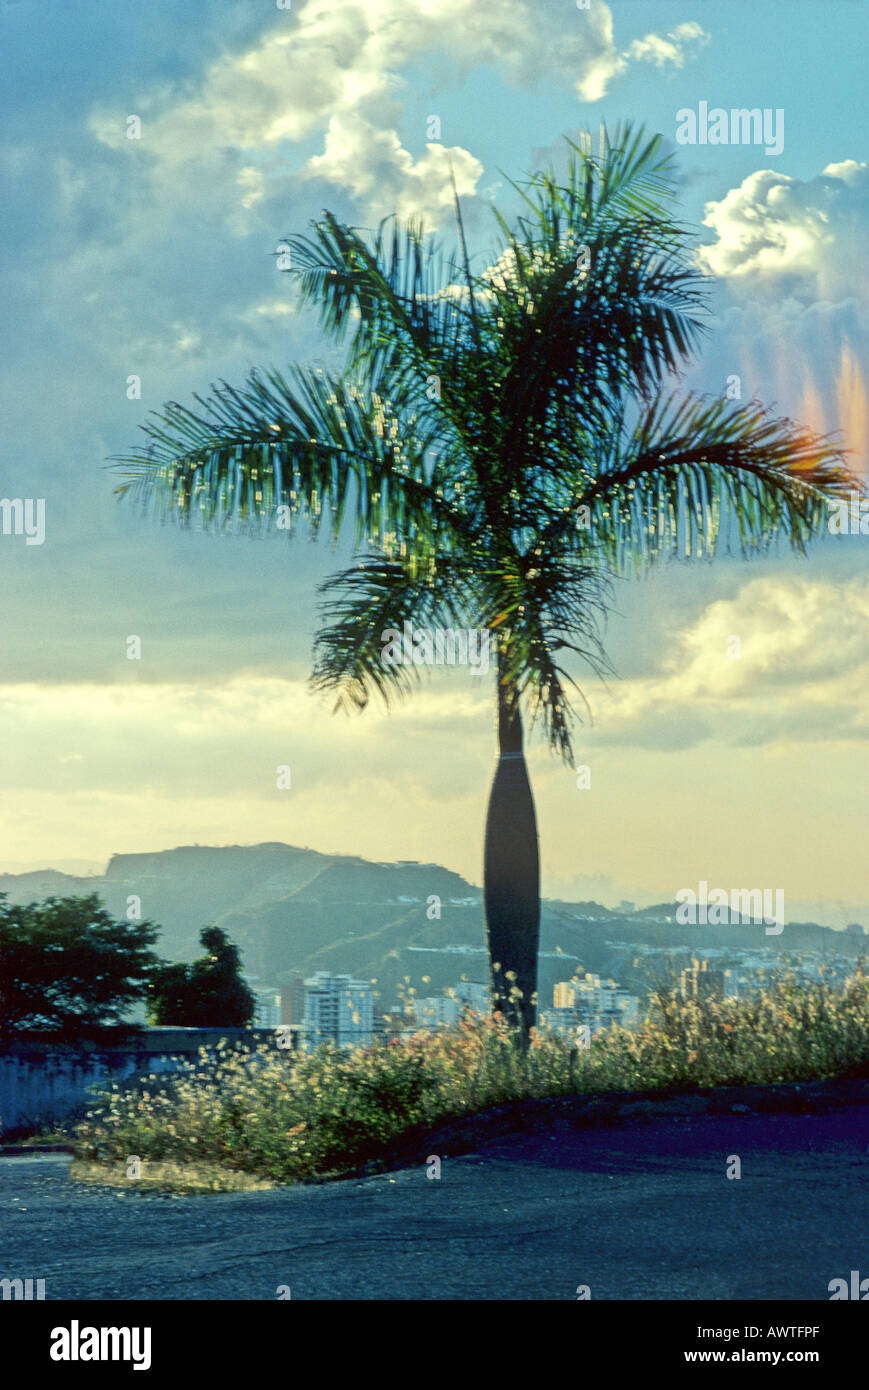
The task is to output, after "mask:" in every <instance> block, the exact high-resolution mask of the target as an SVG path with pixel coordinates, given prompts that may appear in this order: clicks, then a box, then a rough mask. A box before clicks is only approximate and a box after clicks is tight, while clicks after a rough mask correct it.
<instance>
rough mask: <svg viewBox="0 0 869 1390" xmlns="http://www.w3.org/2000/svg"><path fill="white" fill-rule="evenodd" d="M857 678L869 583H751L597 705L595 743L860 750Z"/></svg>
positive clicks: (865, 657)
mask: <svg viewBox="0 0 869 1390" xmlns="http://www.w3.org/2000/svg"><path fill="white" fill-rule="evenodd" d="M733 639H738V646H737V645H736V644H735V643H734V641H733ZM731 653H732V654H731ZM867 679H869V582H867V581H866V580H853V581H851V582H849V583H845V584H833V583H830V582H826V581H823V582H822V581H816V582H813V583H810V584H805V583H800V582H799V581H795V580H790V579H785V578H782V577H781V576H775V577H770V578H763V579H760V578H759V579H753V580H751V581H749V582H748V583H747V584H745V585H744V586H743V587H742V588H741V589H740V590H739V592H738V594H737V595H736V596H735V597H734V598H731V599H723V600H718V601H716V602H714V603H711V604H709V605H708V606H707V607H706V608H705V609H704V610H703V612H702V613H701V614H700V615H699V617H698V618H697V619H696V620H695V621H694V622H693V623H691V624H690V625H689V626H688V627H687V628H685V629H684V630H683V631H681V632H680V633H677V634H675V635H674V638H673V640H672V646H671V648H670V650H669V651H668V652H667V653H666V654H664V656H663V659H662V661H661V665H660V670H659V671H658V672H657V673H656V674H654V675H651V676H648V677H642V678H638V679H635V680H626V681H622V682H620V683H619V684H617V685H615V686H614V687H613V688H612V691H611V694H610V695H609V696H608V697H607V698H606V699H605V700H596V701H595V723H596V726H597V735H596V736H597V737H598V738H599V739H600V741H601V743H602V744H604V745H606V744H608V743H625V744H629V745H635V746H642V747H651V748H654V747H668V746H669V747H689V746H691V745H693V744H695V743H697V742H700V741H704V740H707V739H716V740H721V741H723V742H725V743H731V744H740V743H748V744H754V743H769V744H776V743H780V742H781V743H785V744H788V743H793V742H801V741H805V742H811V741H813V740H830V739H843V740H860V741H862V740H865V739H867V738H869V716H867V713H866V709H865V695H864V693H863V692H865V688H866V682H867Z"/></svg>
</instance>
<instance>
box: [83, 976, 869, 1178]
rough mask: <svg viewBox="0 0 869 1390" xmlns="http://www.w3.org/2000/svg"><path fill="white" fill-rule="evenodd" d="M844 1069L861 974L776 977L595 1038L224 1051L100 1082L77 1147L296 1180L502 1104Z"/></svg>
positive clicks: (854, 1030) (476, 1032)
mask: <svg viewBox="0 0 869 1390" xmlns="http://www.w3.org/2000/svg"><path fill="white" fill-rule="evenodd" d="M844 1076H869V981H867V978H866V977H865V976H864V974H863V972H862V969H860V968H858V971H857V973H856V975H855V976H854V977H853V978H852V979H850V980H848V981H847V982H846V983H845V985H844V987H843V988H839V989H833V988H831V987H829V986H827V985H824V984H820V985H812V986H805V985H798V984H796V983H794V982H793V981H791V980H784V981H782V982H780V983H778V984H775V985H773V986H772V987H769V988H767V989H765V990H764V991H763V992H762V993H759V994H757V995H756V996H755V997H753V998H751V999H745V1000H734V999H728V1000H725V1001H715V1000H711V999H699V1000H696V1001H694V1000H692V1001H685V1000H683V999H681V998H680V997H679V996H678V995H677V994H676V993H675V992H672V991H671V992H667V991H666V990H664V989H660V990H658V991H657V993H656V995H655V996H654V997H653V999H652V1001H651V1005H650V1008H649V1012H648V1016H647V1018H646V1020H645V1023H644V1025H643V1026H642V1027H641V1028H639V1029H637V1030H628V1029H625V1028H620V1027H615V1028H612V1029H611V1030H609V1031H607V1032H605V1033H604V1034H602V1035H601V1036H599V1037H597V1038H595V1039H594V1040H593V1041H592V1043H591V1046H590V1047H588V1048H577V1047H574V1046H572V1045H571V1043H570V1042H569V1041H568V1040H565V1039H563V1038H561V1037H559V1036H557V1035H555V1034H552V1033H546V1032H538V1033H535V1034H534V1035H532V1039H531V1045H530V1047H528V1048H527V1049H522V1048H520V1047H518V1046H516V1045H515V1042H514V1040H513V1038H512V1037H511V1036H510V1034H509V1032H508V1030H507V1027H506V1025H505V1023H504V1021H503V1019H501V1018H500V1017H498V1016H496V1017H495V1018H494V1019H482V1018H477V1017H468V1018H465V1019H464V1020H463V1021H462V1022H460V1023H459V1024H457V1025H455V1026H454V1027H451V1028H444V1029H442V1030H439V1031H436V1032H433V1033H418V1034H416V1035H415V1036H413V1037H412V1038H410V1039H408V1040H406V1041H401V1042H399V1041H391V1042H389V1043H384V1042H378V1043H376V1044H375V1045H374V1046H371V1047H367V1048H364V1049H355V1050H353V1051H346V1050H343V1049H340V1048H338V1047H335V1046H334V1045H332V1044H324V1045H322V1046H321V1047H319V1048H317V1049H316V1051H314V1052H312V1053H309V1054H299V1053H293V1052H289V1051H282V1050H280V1049H279V1048H277V1047H270V1046H264V1047H260V1048H259V1049H257V1050H256V1051H255V1052H251V1051H250V1050H248V1049H245V1048H230V1047H227V1046H224V1045H220V1046H219V1047H218V1049H217V1050H216V1051H215V1052H212V1053H210V1054H209V1053H206V1052H205V1050H204V1049H203V1050H202V1052H201V1053H200V1058H199V1061H198V1062H195V1063H194V1062H189V1063H186V1064H185V1065H184V1066H183V1067H182V1069H181V1070H180V1071H179V1072H177V1073H174V1074H172V1075H170V1076H161V1077H156V1076H152V1077H150V1078H147V1079H146V1080H145V1081H144V1082H143V1083H140V1086H139V1087H137V1088H134V1089H121V1088H119V1087H117V1086H113V1087H112V1088H111V1090H110V1091H104V1092H101V1093H100V1094H99V1097H98V1099H97V1102H96V1104H95V1106H94V1108H93V1109H92V1110H91V1111H90V1112H89V1113H88V1117H87V1120H86V1122H85V1123H83V1124H82V1125H80V1126H78V1127H77V1130H76V1152H77V1155H78V1157H79V1158H80V1159H83V1160H90V1161H91V1162H97V1163H102V1164H106V1163H111V1162H113V1161H118V1160H122V1161H123V1160H124V1159H126V1157H127V1156H129V1155H136V1156H138V1157H139V1158H140V1159H142V1160H152V1161H155V1162H163V1163H166V1162H169V1163H174V1164H179V1163H180V1164H185V1163H186V1164H189V1163H191V1162H194V1163H195V1162H200V1163H205V1164H210V1165H214V1164H217V1165H220V1166H221V1167H223V1168H228V1169H233V1170H240V1171H242V1172H245V1173H249V1174H253V1175H256V1176H257V1177H259V1178H266V1179H269V1180H271V1181H274V1182H293V1181H300V1180H311V1179H318V1178H324V1177H330V1176H334V1175H336V1174H338V1173H340V1172H342V1171H347V1170H348V1169H351V1168H353V1167H355V1166H357V1165H360V1164H363V1163H365V1162H366V1161H369V1160H372V1159H379V1158H384V1157H386V1156H388V1154H389V1152H390V1149H391V1148H394V1147H395V1146H396V1144H397V1143H399V1141H402V1140H406V1139H407V1138H408V1137H410V1136H413V1135H415V1134H419V1135H424V1133H425V1132H426V1130H427V1129H429V1128H431V1127H432V1126H434V1125H436V1124H438V1123H440V1122H443V1121H445V1120H448V1119H450V1118H456V1117H460V1116H463V1115H468V1114H473V1113H476V1112H478V1111H480V1110H484V1109H486V1108H488V1107H490V1106H493V1105H497V1104H499V1103H503V1102H505V1101H516V1100H523V1099H528V1098H532V1097H545V1096H563V1095H576V1094H582V1093H588V1092H607V1091H624V1090H633V1091H636V1090H651V1091H654V1090H657V1089H660V1088H663V1087H666V1088H677V1089H682V1090H694V1089H697V1088H698V1087H709V1086H725V1085H734V1084H757V1083H773V1082H785V1081H801V1080H810V1079H822V1078H831V1077H844ZM150 1083H153V1085H151V1084H150Z"/></svg>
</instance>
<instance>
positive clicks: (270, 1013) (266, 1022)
mask: <svg viewBox="0 0 869 1390" xmlns="http://www.w3.org/2000/svg"><path fill="white" fill-rule="evenodd" d="M242 979H243V980H244V982H245V984H246V985H247V987H248V989H249V990H250V992H251V994H252V995H253V997H254V1000H255V1004H254V1013H253V1027H254V1028H277V1027H278V1025H279V1024H280V1021H281V995H280V991H279V990H277V989H275V988H274V987H273V986H270V985H264V984H262V983H261V982H260V980H259V979H258V977H257V976H256V975H243V976H242Z"/></svg>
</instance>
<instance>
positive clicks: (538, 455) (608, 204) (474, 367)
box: [115, 125, 853, 1040]
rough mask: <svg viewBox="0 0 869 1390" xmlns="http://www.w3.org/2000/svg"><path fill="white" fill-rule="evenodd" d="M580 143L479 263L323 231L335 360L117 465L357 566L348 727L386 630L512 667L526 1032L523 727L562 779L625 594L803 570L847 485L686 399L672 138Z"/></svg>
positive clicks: (534, 887)
mask: <svg viewBox="0 0 869 1390" xmlns="http://www.w3.org/2000/svg"><path fill="white" fill-rule="evenodd" d="M568 145H569V167H568V172H567V174H566V176H562V177H561V178H559V176H558V175H557V174H556V173H555V171H554V170H552V169H550V170H548V171H545V172H541V173H537V174H534V175H533V176H531V177H530V178H529V179H527V180H526V181H524V182H523V183H521V184H513V187H514V189H515V190H516V191H517V193H518V194H519V195H520V196H521V199H522V202H523V207H522V215H521V216H519V217H518V218H517V220H516V222H515V224H514V225H512V226H511V225H508V223H507V222H506V221H505V220H504V219H503V217H501V215H500V214H498V213H496V214H495V215H496V219H497V224H498V237H497V241H496V247H495V253H494V254H493V257H492V263H491V264H490V265H489V267H488V269H485V270H483V271H481V272H480V273H476V272H473V271H472V270H471V264H470V258H469V255H468V250H467V245H466V239H465V233H464V227H463V223H462V216H461V209H460V206H459V201H458V198H457V197H456V198H455V208H456V223H457V234H456V247H457V250H456V252H455V254H454V255H453V256H451V257H449V258H448V259H445V254H444V252H443V250H442V246H441V244H440V243H439V242H438V241H437V240H436V239H434V238H431V237H427V236H426V235H425V233H424V230H423V227H422V225H421V224H420V223H416V222H409V223H406V224H401V223H399V222H398V221H397V220H396V219H395V218H391V219H386V220H385V221H384V222H383V223H381V225H380V227H379V229H378V231H377V233H376V234H374V235H373V237H370V238H369V239H366V238H365V237H363V236H362V235H360V233H359V231H358V230H356V229H354V228H353V227H350V226H348V225H346V224H344V223H343V222H341V221H339V219H338V218H337V217H335V216H333V215H332V214H331V213H329V212H324V213H323V215H322V219H321V220H320V221H318V222H316V223H314V224H312V228H311V230H310V234H309V235H308V236H301V235H299V236H291V237H287V238H286V242H285V243H284V246H283V248H282V255H283V256H284V258H285V263H286V261H289V263H290V267H289V268H290V273H291V274H293V275H294V276H295V277H296V280H297V283H298V287H299V291H300V298H301V301H302V302H303V303H310V304H313V305H315V306H316V307H317V309H318V310H319V315H320V322H321V325H322V328H323V330H324V331H325V333H326V334H327V335H329V336H330V337H331V338H332V339H333V340H335V341H338V342H340V341H342V340H347V338H348V337H349V343H348V348H347V358H346V366H345V368H344V370H343V371H342V372H340V373H337V374H336V373H323V372H317V371H314V370H313V369H305V368H303V367H300V366H293V367H291V368H290V370H289V372H288V374H287V375H282V374H280V373H279V372H277V371H275V370H270V371H268V372H266V373H260V372H258V371H254V372H252V373H251V374H250V375H249V377H248V379H247V381H246V382H245V384H244V385H243V386H242V387H241V388H233V387H232V386H229V385H228V384H226V383H225V382H223V383H221V384H220V385H216V386H212V388H211V393H210V394H209V396H208V397H206V398H205V399H203V398H202V397H200V396H196V397H195V400H196V402H197V405H198V407H200V409H198V410H193V409H190V408H188V407H186V406H182V405H179V404H177V403H175V402H171V403H169V404H167V405H165V406H164V407H163V412H162V413H154V415H153V417H152V418H151V419H150V420H149V421H148V423H146V424H144V425H143V426H142V428H143V429H144V431H145V433H146V435H147V438H148V444H147V446H142V447H140V448H137V449H135V450H134V452H133V453H132V454H129V455H126V456H122V457H120V458H116V460H115V462H116V464H117V465H119V466H122V467H124V468H125V469H126V470H127V471H126V473H125V477H126V479H127V481H126V482H124V483H123V484H122V485H121V487H119V488H118V491H119V492H121V493H124V492H127V491H129V490H130V489H133V490H134V491H135V492H137V493H138V494H139V496H140V498H141V500H142V502H143V503H144V505H145V506H146V507H147V506H148V505H149V504H154V503H156V506H157V509H158V511H162V514H163V515H164V517H165V516H170V515H171V516H172V517H175V518H176V519H177V520H178V521H180V522H181V523H182V524H190V523H191V522H192V521H193V520H194V519H196V518H198V519H199V522H200V524H201V525H203V526H204V527H211V528H213V527H224V528H226V527H234V526H236V525H238V524H241V525H243V526H244V525H247V526H251V527H253V528H255V529H257V530H261V529H263V528H264V527H269V526H272V527H275V526H276V527H277V528H278V529H281V528H283V529H291V528H293V527H294V526H295V525H296V524H297V523H298V522H300V521H303V522H306V523H308V524H309V525H310V528H311V530H312V533H313V534H314V535H316V534H317V533H318V532H319V530H320V527H321V525H322V523H323V521H324V519H325V520H326V521H327V524H328V529H329V531H330V532H331V533H332V536H333V538H334V539H337V537H338V534H339V532H340V531H341V530H342V527H343V525H344V522H345V519H346V517H347V514H348V513H350V514H351V515H352V518H353V521H354V523H355V542H356V554H357V562H356V563H355V564H354V565H353V566H352V567H351V568H349V569H346V570H345V571H343V572H341V573H338V574H336V575H335V576H334V577H333V578H331V579H329V580H327V581H326V582H325V584H324V585H323V586H322V589H323V591H324V594H325V599H324V618H325V625H324V626H323V628H322V629H321V631H320V633H319V635H318V637H317V639H316V643H315V662H314V669H313V674H312V677H311V680H312V684H313V687H314V688H315V689H323V690H330V691H332V692H334V693H335V694H336V695H337V703H336V708H338V707H341V706H344V707H349V708H352V709H357V710H361V709H363V708H364V707H365V706H366V704H367V703H368V701H369V698H370V696H371V694H372V693H373V692H375V691H376V692H377V693H378V695H379V696H380V697H382V698H383V700H384V701H385V702H386V703H387V705H388V704H389V702H390V700H391V699H392V697H394V696H399V695H403V694H406V693H408V692H409V691H410V690H411V689H412V688H413V686H414V683H415V682H416V681H418V679H419V670H418V668H417V667H416V666H413V665H411V666H407V665H402V664H391V665H387V664H384V661H383V642H384V640H385V630H386V629H390V628H392V629H394V628H401V627H402V625H403V623H404V621H405V620H408V621H410V622H412V623H415V624H417V625H425V626H427V627H428V628H432V627H435V628H454V627H456V626H464V627H468V628H480V629H486V630H488V631H489V632H490V633H491V634H493V635H494V639H495V647H496V657H497V661H496V683H495V684H496V706H495V714H496V729H497V742H498V754H499V757H498V762H497V767H496V771H495V776H494V781H493V784H492V789H491V795H490V799H489V809H488V818H487V823H486V837H485V853H484V902H485V918H486V929H487V945H488V951H489V961H490V976H491V985H492V999H493V1007H494V1008H497V1009H500V1011H501V1012H502V1013H503V1014H504V1015H505V1016H506V1017H507V1019H508V1021H509V1022H510V1024H511V1025H512V1026H514V1027H515V1028H516V1029H517V1032H518V1035H519V1037H520V1038H521V1039H523V1040H527V1037H528V1033H529V1031H530V1029H531V1027H532V1026H533V1024H534V1020H535V1007H534V1005H535V999H536V976H537V954H538V940H539V920H540V883H539V879H540V870H539V858H538V842H537V824H536V817H535V811H534V802H533V798H532V794H531V786H530V783H529V780H528V772H527V768H526V764H525V757H524V751H523V731H524V728H525V727H526V726H527V727H528V729H529V730H530V729H531V728H533V727H534V726H539V727H540V729H541V730H542V732H543V734H544V736H545V737H546V739H547V740H548V742H549V744H550V746H551V748H552V749H553V750H554V751H555V752H556V753H557V754H559V755H560V756H561V757H562V758H563V759H564V760H565V761H566V762H567V763H571V762H572V760H573V753H572V747H571V727H572V724H573V721H574V719H575V717H576V715H575V711H574V710H573V709H572V708H571V704H570V701H569V691H570V689H571V688H573V689H574V690H576V689H578V687H577V685H576V681H575V679H574V677H573V676H571V675H570V674H569V673H568V672H567V670H566V669H565V665H564V663H565V661H571V662H573V661H575V660H576V658H579V659H581V660H584V661H585V662H586V663H587V664H588V665H590V667H591V668H592V669H593V670H594V671H596V672H597V673H602V672H604V671H606V670H607V669H609V668H608V663H607V661H606V656H605V652H604V649H603V646H602V643H601V640H600V635H599V634H600V619H601V617H602V616H603V614H605V612H606V604H607V598H608V595H609V593H610V592H611V582H612V578H613V577H614V576H617V575H620V574H624V573H626V572H636V570H637V569H638V568H639V567H642V566H646V565H648V564H650V563H652V562H654V561H657V560H660V559H662V558H664V557H667V556H678V557H683V558H685V557H694V556H702V555H712V554H713V553H714V551H715V549H716V546H717V545H719V544H720V543H722V542H723V543H724V544H725V545H726V546H728V548H729V547H730V546H731V545H732V544H733V545H736V546H737V547H738V549H739V550H740V551H741V553H743V554H748V553H749V552H752V551H758V550H762V549H765V548H766V547H768V546H769V545H770V544H771V543H772V542H773V541H774V539H775V538H777V537H779V536H783V537H784V538H785V539H786V540H788V541H789V542H790V544H791V545H792V546H793V547H794V548H796V549H797V550H799V551H803V550H804V547H805V543H806V541H807V540H808V539H809V538H810V537H811V536H812V535H813V534H815V533H816V532H817V531H818V530H819V529H820V528H821V527H822V525H823V522H824V520H825V518H826V516H827V515H828V502H829V501H830V500H833V499H836V498H838V497H842V496H845V495H846V494H847V491H848V490H849V488H850V487H851V486H853V483H852V480H851V478H850V477H849V475H848V473H847V472H846V471H845V469H844V467H843V466H842V455H841V451H840V449H839V448H838V447H837V445H836V444H835V442H834V441H833V440H832V439H831V438H830V437H829V436H823V437H821V436H817V435H814V434H812V433H810V432H809V431H807V430H805V429H803V428H800V427H799V426H796V425H794V424H792V422H790V421H789V420H786V419H779V418H775V417H773V416H772V415H771V414H770V413H769V412H768V411H767V410H766V409H765V408H764V407H763V406H761V405H760V404H758V403H757V402H754V401H753V402H751V403H750V404H746V405H741V404H738V403H734V402H731V401H727V400H723V399H717V398H715V399H708V398H703V397H698V396H696V395H692V394H688V393H683V392H681V391H680V389H679V388H678V384H677V369H678V368H679V366H680V365H681V364H682V363H683V362H684V361H685V359H687V358H688V357H689V356H690V355H691V354H692V353H693V352H694V351H695V349H696V346H697V343H698V341H699V339H700V336H701V333H702V332H703V331H704V330H705V328H706V325H705V323H704V321H703V315H704V312H705V310H704V288H705V287H704V283H703V280H702V277H701V275H700V273H699V271H698V270H697V268H696V265H695V262H694V259H693V245H692V241H691V237H690V235H689V233H688V231H687V229H686V228H685V227H684V226H682V225H681V224H679V223H678V222H676V221H674V220H673V217H672V215H671V204H672V201H673V198H674V175H673V169H672V165H671V157H669V156H665V155H663V154H662V152H661V138H660V137H659V136H655V137H654V138H647V137H646V136H645V135H644V133H643V131H642V129H639V130H633V129H632V127H631V126H630V125H625V126H621V127H619V128H617V129H616V131H615V132H614V133H613V135H612V136H610V135H609V134H608V133H607V131H606V129H605V128H604V129H602V131H601V143H600V152H599V155H597V156H595V155H593V154H592V151H591V142H590V140H587V139H584V140H583V141H582V142H581V143H580V144H573V143H572V142H568Z"/></svg>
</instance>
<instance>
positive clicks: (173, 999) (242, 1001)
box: [148, 927, 256, 1028]
mask: <svg viewBox="0 0 869 1390" xmlns="http://www.w3.org/2000/svg"><path fill="white" fill-rule="evenodd" d="M199 940H200V942H201V943H202V945H203V946H204V947H205V950H206V952H207V954H206V955H205V956H201V957H200V958H199V960H195V961H194V962H193V964H192V965H182V964H171V965H164V966H161V967H160V968H159V969H158V970H156V971H155V972H154V974H153V975H152V977H151V979H150V981H149V984H148V1017H149V1019H150V1021H151V1022H152V1023H155V1024H166V1025H172V1024H174V1025H175V1026H176V1027H179V1028H181V1027H183V1028H245V1027H246V1026H247V1025H248V1024H249V1023H250V1021H251V1019H252V1018H253V1015H254V1009H255V1007H256V1000H255V998H254V996H253V994H252V992H251V991H250V990H249V989H248V987H247V985H246V984H245V982H244V980H243V979H242V978H241V975H240V973H239V972H240V969H241V957H240V955H239V952H238V947H237V946H234V945H233V943H232V942H231V941H230V939H229V937H228V936H227V934H226V932H224V931H221V929H220V927H203V929H202V931H201V932H200V933H199Z"/></svg>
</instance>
